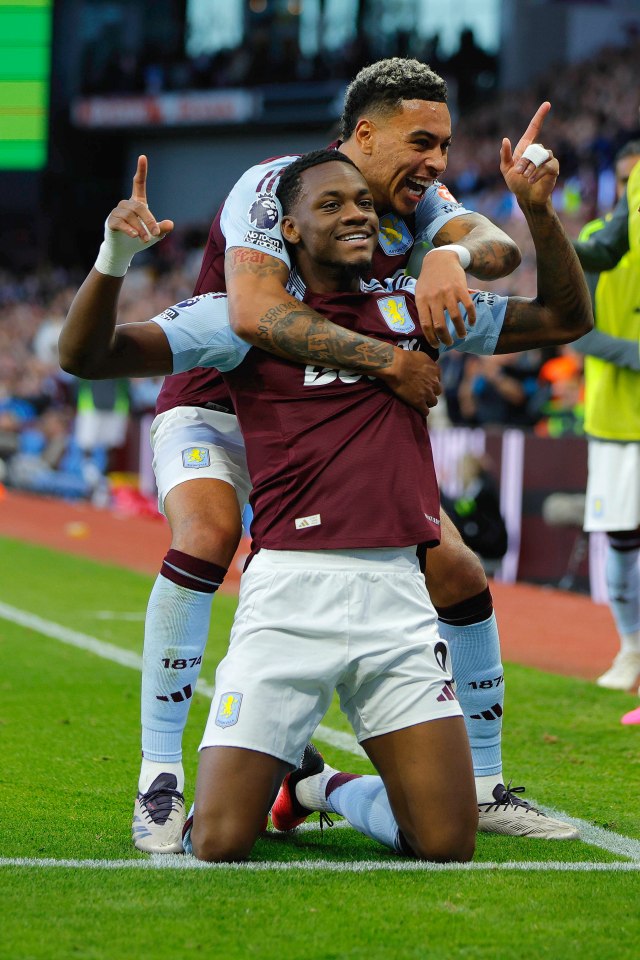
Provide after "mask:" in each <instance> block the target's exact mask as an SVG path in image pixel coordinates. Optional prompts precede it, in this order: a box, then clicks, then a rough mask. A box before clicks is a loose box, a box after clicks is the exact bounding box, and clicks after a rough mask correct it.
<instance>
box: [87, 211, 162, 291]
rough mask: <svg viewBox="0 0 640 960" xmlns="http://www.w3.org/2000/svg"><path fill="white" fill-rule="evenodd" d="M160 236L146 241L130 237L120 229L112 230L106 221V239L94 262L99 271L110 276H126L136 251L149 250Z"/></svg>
mask: <svg viewBox="0 0 640 960" xmlns="http://www.w3.org/2000/svg"><path fill="white" fill-rule="evenodd" d="M158 240H160V237H151V236H150V237H149V239H148V240H147V242H146V243H145V242H144V241H143V240H140V238H139V237H128V236H127V235H126V234H125V233H122V232H121V231H120V230H111V229H110V228H109V227H108V226H107V223H106V221H105V225H104V240H103V241H102V243H101V245H100V250H99V251H98V258H97V260H96V262H95V264H94V266H95V268H96V270H97V271H98V272H99V273H104V274H106V276H108V277H124V275H125V273H126V272H127V270H128V269H129V265H130V263H131V261H132V260H133V258H134V256H135V255H136V253H138V252H139V251H140V250H148V249H149V247H152V246H153V244H154V243H157V242H158Z"/></svg>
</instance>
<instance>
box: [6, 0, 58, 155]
mask: <svg viewBox="0 0 640 960" xmlns="http://www.w3.org/2000/svg"><path fill="white" fill-rule="evenodd" d="M52 6H53V0H22V2H15V0H14V2H11V3H10V2H7V0H0V170H40V169H41V168H42V167H44V165H45V164H46V161H47V136H48V110H49V77H50V68H51V67H50V65H51V20H52Z"/></svg>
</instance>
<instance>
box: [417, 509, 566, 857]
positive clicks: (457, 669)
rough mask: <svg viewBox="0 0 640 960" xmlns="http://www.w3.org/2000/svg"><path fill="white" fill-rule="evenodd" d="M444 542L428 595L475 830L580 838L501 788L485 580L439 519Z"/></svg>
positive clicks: (496, 666)
mask: <svg viewBox="0 0 640 960" xmlns="http://www.w3.org/2000/svg"><path fill="white" fill-rule="evenodd" d="M440 519H441V524H442V541H441V543H440V546H439V547H436V548H435V549H434V550H429V551H428V552H427V571H426V582H427V589H428V590H429V594H430V596H431V599H432V601H433V604H434V606H435V608H436V611H437V613H438V618H439V621H438V631H439V633H440V635H441V636H442V637H444V639H445V640H447V642H448V644H449V650H450V652H451V662H452V670H453V676H454V680H455V682H456V694H457V697H458V700H459V701H460V706H461V707H462V711H463V714H464V718H465V723H466V725H467V733H468V735H469V742H470V744H471V753H472V758H473V768H474V775H475V782H476V792H477V798H478V806H479V811H480V827H479V829H480V830H481V831H483V832H486V833H501V834H508V835H511V836H532V837H541V838H544V839H549V840H570V839H574V838H575V837H577V836H578V832H577V830H576V829H575V828H574V827H572V826H570V825H569V824H567V823H564V822H563V821H561V820H557V819H555V818H553V817H546V816H543V815H542V814H541V813H540V812H539V811H538V810H537V809H535V808H534V807H532V806H530V805H529V804H528V803H526V802H524V801H522V800H520V799H519V798H518V797H517V795H516V793H520V792H521V791H520V790H517V791H516V793H514V792H511V791H510V790H509V789H508V788H506V787H505V786H504V775H503V773H502V749H501V744H502V714H503V710H504V673H503V668H502V662H501V656H500V638H499V635H498V626H497V623H496V618H495V614H494V612H493V603H492V600H491V593H490V590H489V587H488V584H487V578H486V575H485V572H484V570H483V568H482V564H481V563H480V561H479V559H478V557H477V556H476V555H475V554H474V553H473V551H472V550H470V549H469V547H467V546H466V544H465V543H464V542H463V541H462V538H461V537H460V534H459V533H458V531H457V530H456V528H455V527H454V525H453V523H452V522H451V520H449V518H448V517H447V515H446V514H445V513H444V512H443V511H441V512H440Z"/></svg>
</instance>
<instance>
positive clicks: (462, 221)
mask: <svg viewBox="0 0 640 960" xmlns="http://www.w3.org/2000/svg"><path fill="white" fill-rule="evenodd" d="M445 243H457V244H460V245H461V246H463V247H466V249H467V250H468V251H469V255H470V257H471V261H470V263H469V266H468V267H466V271H467V273H470V274H472V275H473V276H474V277H477V278H478V280H497V279H499V278H500V277H506V276H507V275H508V274H510V273H513V271H514V270H515V269H516V267H518V266H519V265H520V260H521V256H520V249H519V248H518V245H517V244H516V243H515V242H514V241H513V240H512V239H511V237H509V236H508V235H507V234H506V233H504V231H503V230H500V228H499V227H496V226H495V224H493V223H491V221H490V220H487V219H486V217H483V216H481V215H480V214H473V215H472V216H466V217H454V218H453V220H450V221H449V222H448V223H446V224H445V225H444V227H441V228H440V230H439V231H438V233H437V234H436V237H435V238H434V244H435V246H437V247H440V246H442V245H443V244H445Z"/></svg>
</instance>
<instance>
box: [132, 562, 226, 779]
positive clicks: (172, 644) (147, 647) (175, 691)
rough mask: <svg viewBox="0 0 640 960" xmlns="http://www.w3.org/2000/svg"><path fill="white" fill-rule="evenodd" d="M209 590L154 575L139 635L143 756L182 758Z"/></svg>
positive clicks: (208, 611)
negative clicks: (141, 660)
mask: <svg viewBox="0 0 640 960" xmlns="http://www.w3.org/2000/svg"><path fill="white" fill-rule="evenodd" d="M213 596H214V595H213V593H202V592H200V591H198V590H191V589H189V588H188V587H183V586H180V585H179V584H177V583H174V582H172V581H171V580H168V579H167V578H166V577H164V576H163V575H162V574H159V575H158V578H157V579H156V582H155V584H154V586H153V590H152V591H151V596H150V598H149V605H148V607H147V617H146V621H145V633H144V654H143V672H142V703H141V718H142V753H143V756H144V757H145V758H146V759H147V760H154V761H156V762H162V761H169V762H177V761H179V760H181V759H182V734H183V731H184V728H185V725H186V722H187V716H188V713H189V707H190V705H191V700H192V696H193V691H194V690H195V686H196V681H197V679H198V676H199V675H200V669H201V665H202V656H203V654H204V649H205V646H206V644H207V637H208V634H209V619H210V616H211V602H212V600H213Z"/></svg>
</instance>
